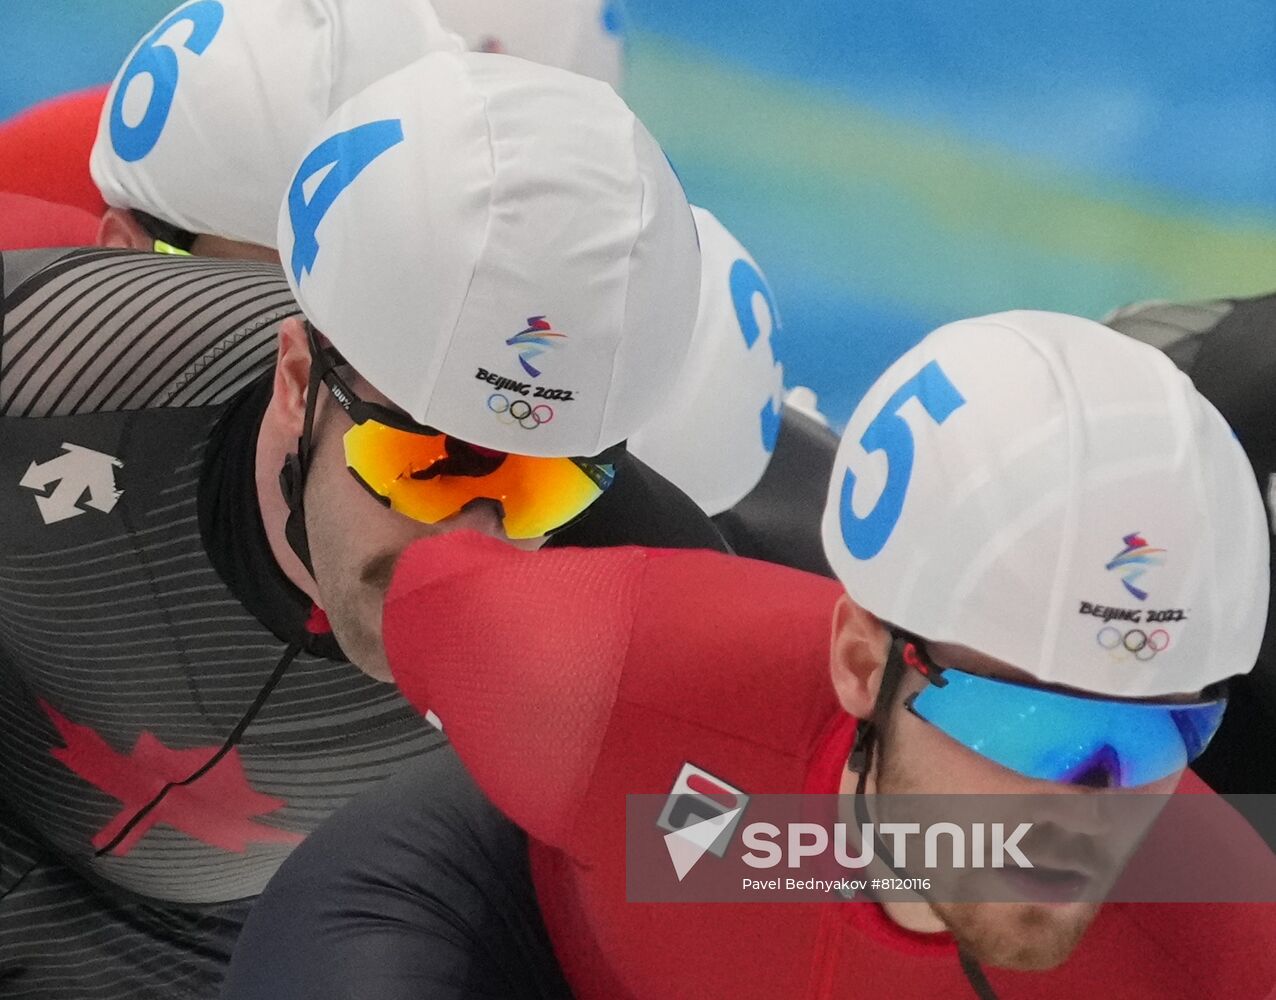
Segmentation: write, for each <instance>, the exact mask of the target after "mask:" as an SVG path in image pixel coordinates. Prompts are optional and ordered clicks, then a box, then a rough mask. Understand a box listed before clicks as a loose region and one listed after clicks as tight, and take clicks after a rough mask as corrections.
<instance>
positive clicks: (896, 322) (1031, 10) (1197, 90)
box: [0, 0, 1276, 425]
mask: <svg viewBox="0 0 1276 1000" xmlns="http://www.w3.org/2000/svg"><path fill="white" fill-rule="evenodd" d="M511 2H517V0H511ZM175 5H176V0H114V2H108V0H4V2H3V3H0V51H2V52H3V62H2V63H0V118H5V117H8V116H9V115H11V114H13V113H15V112H17V111H19V110H21V109H22V108H24V107H26V106H29V105H30V104H32V103H34V102H36V101H38V100H40V99H42V98H45V97H49V96H52V95H54V94H57V93H61V92H64V91H67V90H71V89H75V88H79V87H84V86H88V85H90V84H94V83H101V82H106V81H107V80H109V79H110V78H111V76H112V75H113V74H114V72H115V70H116V69H117V68H118V67H119V65H120V63H121V62H122V61H123V58H124V56H125V55H126V53H127V52H128V50H129V49H130V48H131V46H132V44H133V43H134V42H135V41H136V40H137V38H138V37H139V36H140V35H141V34H142V32H143V30H144V29H146V28H147V27H149V26H150V25H152V24H153V23H154V22H155V21H157V20H158V19H159V17H160V16H161V15H162V14H163V13H164V12H166V11H167V10H169V9H170V8H171V7H173V6H175ZM368 6H369V10H370V11H371V10H374V9H375V2H374V0H369V4H368ZM627 12H628V13H627V30H628V36H629V52H630V63H629V75H628V82H627V89H626V96H627V97H628V98H629V100H630V102H631V104H633V105H634V107H635V108H636V109H637V110H638V112H639V114H640V115H642V117H643V118H644V119H645V120H646V121H647V123H648V125H649V126H650V128H651V130H652V131H653V132H654V133H655V135H656V136H657V137H658V138H659V139H660V140H661V141H662V142H663V143H664V144H665V146H666V149H667V150H668V152H669V154H670V156H671V158H672V159H673V161H674V163H675V164H676V166H677V167H678V170H679V173H680V174H681V176H682V178H683V181H684V183H685V184H686V186H687V189H688V191H689V193H690V195H691V197H692V200H693V201H696V202H698V203H700V204H702V205H704V206H706V207H708V208H710V209H712V210H713V211H714V212H715V213H716V214H717V215H718V216H719V218H721V219H722V220H723V221H724V222H726V223H727V225H728V226H729V227H730V228H731V229H732V230H733V231H735V232H736V234H737V235H738V236H739V237H740V238H741V239H742V240H743V241H744V243H745V244H746V245H747V246H748V247H749V248H750V249H751V250H752V252H753V254H754V256H755V257H756V258H757V259H758V261H759V263H761V265H762V267H763V269H764V270H765V271H766V272H767V275H768V277H769V278H770V280H771V283H772V285H773V287H774V289H775V291H776V294H777V297H778V300H779V303H780V309H781V312H782V316H783V321H784V329H783V332H782V335H781V337H780V339H779V341H778V343H777V351H778V353H779V354H780V356H781V358H782V360H783V361H784V362H785V365H786V369H787V371H788V380H789V382H790V383H794V384H796V383H802V384H806V385H810V386H811V387H813V388H814V389H815V390H816V391H817V392H818V393H819V395H820V400H821V406H822V408H823V409H824V410H825V411H826V412H827V413H828V414H829V415H830V416H831V417H832V418H833V420H834V422H835V423H836V424H839V425H840V424H841V423H842V422H844V421H845V419H846V417H847V416H848V415H849V413H850V410H851V408H852V407H853V405H854V403H855V401H856V400H857V399H858V398H859V396H860V394H861V393H862V392H863V390H864V389H865V388H866V386H867V385H868V383H869V382H870V381H871V380H872V379H873V377H874V376H875V375H876V374H877V373H878V372H879V371H880V370H881V369H882V367H883V366H884V365H885V364H886V363H888V362H889V361H890V360H891V359H893V358H894V357H895V356H896V355H898V354H899V353H900V352H901V351H902V350H904V349H905V348H907V347H908V346H909V345H910V344H911V343H913V342H914V341H915V340H916V339H917V338H918V337H920V336H921V335H922V334H923V333H925V332H926V331H927V330H928V329H930V328H932V327H934V326H936V325H938V324H940V323H943V322H946V321H948V320H952V319H957V318H960V317H962V316H968V315H973V314H977V313H982V312H990V311H994V310H999V309H1008V308H1018V307H1030V308H1046V309H1060V310H1065V311H1068V312H1075V313H1080V314H1082V315H1089V316H1100V315H1102V314H1103V313H1104V312H1106V311H1107V310H1108V309H1110V308H1112V307H1114V306H1116V305H1119V304H1122V303H1125V302H1128V301H1131V300H1134V299H1141V298H1180V297H1187V298H1190V297H1202V296H1215V295H1237V294H1250V293H1255V292H1258V291H1263V290H1269V289H1270V288H1272V287H1273V286H1276V18H1273V17H1272V16H1271V9H1270V6H1269V5H1268V4H1267V2H1266V0H1219V2H1217V3H1213V4H1202V3H1199V2H1197V0H1156V2H1154V0H1125V2H1124V3H1120V4H1118V3H1113V2H1092V3H1085V4H1080V3H1077V2H1076V0H1036V2H1034V3H1031V4H1006V3H1003V2H1000V0H962V2H954V3H936V2H935V0H892V2H891V3H889V4H872V5H868V4H863V3H859V2H855V0H789V2H786V3H776V2H775V0H767V2H763V0H731V2H730V3H726V2H722V0H627ZM990 363H995V362H994V361H991V360H990Z"/></svg>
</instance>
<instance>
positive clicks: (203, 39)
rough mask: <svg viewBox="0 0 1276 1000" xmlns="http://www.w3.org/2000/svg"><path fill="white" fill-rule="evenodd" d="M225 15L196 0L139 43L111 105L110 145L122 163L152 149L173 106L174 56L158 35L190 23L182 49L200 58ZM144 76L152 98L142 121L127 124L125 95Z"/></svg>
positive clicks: (210, 2)
mask: <svg viewBox="0 0 1276 1000" xmlns="http://www.w3.org/2000/svg"><path fill="white" fill-rule="evenodd" d="M225 13H226V12H225V10H224V9H223V8H222V5H221V4H220V3H218V0H196V2H195V3H193V4H190V5H188V6H186V7H183V8H182V9H181V10H176V11H174V12H173V14H172V15H171V16H170V17H167V18H165V19H164V21H163V22H162V23H161V24H160V26H159V27H158V28H156V29H155V30H154V31H152V32H151V34H150V36H149V37H148V38H147V39H146V41H144V42H142V45H141V47H140V48H139V49H138V50H137V52H136V53H135V54H134V56H133V58H132V59H131V60H129V64H128V65H127V66H126V67H124V72H123V73H122V74H121V75H120V82H119V85H118V86H117V87H116V88H115V101H114V102H113V103H112V104H111V145H112V147H114V149H115V154H116V155H117V156H118V157H119V158H120V159H121V160H125V161H126V162H128V163H134V162H136V161H137V160H140V159H141V158H142V157H144V156H145V155H146V154H147V153H149V152H150V151H151V150H152V149H154V148H155V144H156V143H157V142H159V137H160V133H161V132H163V131H164V125H165V123H166V122H167V121H168V113H169V111H171V110H172V107H173V94H174V93H176V91H177V73H178V63H177V53H176V52H174V51H173V49H172V46H169V45H163V44H157V42H158V40H159V38H160V36H161V35H163V34H164V33H165V32H166V31H168V29H169V28H171V27H173V25H175V24H180V23H181V22H183V21H189V22H190V23H191V25H193V27H192V29H191V34H190V37H189V38H188V39H186V41H185V42H184V43H182V47H183V48H185V49H186V50H187V51H189V52H193V53H195V55H197V56H198V55H203V54H204V50H205V49H206V48H208V43H209V42H211V41H212V40H213V39H214V38H215V37H216V36H217V32H218V31H219V30H220V29H221V26H222V18H223V17H224V16H225ZM144 73H145V74H146V75H147V76H149V77H150V78H151V99H150V102H149V103H148V104H147V105H146V113H145V114H144V115H142V120H141V121H140V122H138V123H137V124H136V125H129V124H128V123H127V122H125V121H124V96H125V94H127V93H128V89H129V87H130V86H131V85H132V83H133V81H134V80H135V79H136V78H137V77H139V76H141V75H142V74H144Z"/></svg>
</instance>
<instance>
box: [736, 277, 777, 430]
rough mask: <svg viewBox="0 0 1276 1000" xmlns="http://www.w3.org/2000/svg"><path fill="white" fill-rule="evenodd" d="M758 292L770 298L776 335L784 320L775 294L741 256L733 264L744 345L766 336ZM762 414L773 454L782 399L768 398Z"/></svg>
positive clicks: (737, 317)
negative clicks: (758, 308)
mask: <svg viewBox="0 0 1276 1000" xmlns="http://www.w3.org/2000/svg"><path fill="white" fill-rule="evenodd" d="M754 295H761V296H762V299H763V301H764V302H766V307H767V311H768V312H769V313H770V314H771V332H772V336H775V333H776V331H777V329H778V325H779V321H780V316H779V311H778V310H777V309H776V308H775V298H774V297H773V296H772V295H771V289H770V288H768V287H767V283H766V280H765V279H764V278H763V277H762V275H761V273H760V272H759V271H758V269H757V268H756V267H754V266H753V265H752V264H750V263H749V262H748V261H747V260H745V259H744V258H743V257H741V258H740V259H739V260H737V261H736V262H735V263H734V264H732V265H731V301H732V303H733V304H734V305H735V318H736V320H737V321H738V322H739V324H740V333H741V334H742V335H743V336H744V345H745V346H746V347H749V348H752V347H753V345H754V344H755V343H756V342H757V339H758V338H759V337H760V336H762V331H761V330H760V329H758V318H757V316H755V315H754V313H753V296H754ZM761 417H762V447H763V448H764V449H765V450H766V453H767V454H768V455H769V454H771V453H772V452H773V451H775V441H776V438H778V437H779V436H780V400H778V399H768V400H767V401H766V405H765V406H764V407H762V413H761Z"/></svg>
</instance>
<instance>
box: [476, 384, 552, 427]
mask: <svg viewBox="0 0 1276 1000" xmlns="http://www.w3.org/2000/svg"><path fill="white" fill-rule="evenodd" d="M487 408H488V409H489V410H491V411H492V412H493V413H495V414H496V416H497V418H498V419H499V420H500V421H501V423H503V424H518V425H519V426H520V427H522V428H524V429H525V430H529V431H534V430H536V428H537V427H539V426H540V425H541V424H547V423H549V422H550V421H551V420H553V419H554V408H553V407H552V406H546V405H545V404H544V403H539V404H537V405H536V406H533V405H532V404H531V403H529V402H528V401H527V400H525V399H516V400H514V401H513V402H510V400H509V397H508V396H506V395H505V394H504V393H500V392H494V393H492V395H490V396H488V397H487Z"/></svg>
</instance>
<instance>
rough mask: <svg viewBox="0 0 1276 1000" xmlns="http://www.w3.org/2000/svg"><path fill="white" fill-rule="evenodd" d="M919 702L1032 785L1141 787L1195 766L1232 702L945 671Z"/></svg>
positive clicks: (938, 722) (920, 709)
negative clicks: (1100, 778)
mask: <svg viewBox="0 0 1276 1000" xmlns="http://www.w3.org/2000/svg"><path fill="white" fill-rule="evenodd" d="M944 679H945V680H946V681H947V682H948V683H947V684H945V685H944V686H943V687H938V686H935V685H930V684H928V685H927V686H926V687H925V688H923V689H922V690H921V691H920V692H919V693H918V694H917V696H916V697H915V698H914V699H913V700H912V703H911V708H912V711H913V713H914V714H915V715H917V716H919V717H920V718H922V719H924V720H926V721H927V722H929V723H931V724H932V725H934V726H935V727H936V728H938V729H939V730H941V731H942V732H944V733H945V734H947V735H948V736H950V737H951V738H953V739H954V740H956V741H957V742H958V743H960V744H962V745H963V746H965V747H967V748H968V749H970V750H973V751H975V752H976V753H978V754H980V755H981V756H983V757H986V758H988V759H989V760H991V761H993V762H995V763H997V764H1000V765H1001V766H1003V767H1006V768H1009V769H1010V770H1012V771H1015V772H1017V773H1019V774H1022V775H1024V776H1025V777H1028V778H1035V779H1038V780H1041V781H1054V782H1065V783H1071V782H1087V781H1088V780H1089V779H1091V777H1092V776H1093V775H1094V774H1095V773H1096V772H1098V773H1102V775H1104V776H1105V778H1106V783H1110V784H1112V785H1116V786H1118V787H1122V788H1134V787H1137V786H1139V785H1146V784H1148V783H1149V782H1152V781H1157V780H1159V779H1161V778H1164V777H1167V776H1168V775H1171V774H1173V773H1175V772H1176V771H1180V770H1182V769H1183V768H1185V767H1187V765H1188V764H1190V763H1191V762H1192V761H1193V760H1195V759H1196V758H1197V757H1198V756H1200V754H1201V753H1202V752H1204V750H1205V747H1206V746H1207V745H1208V744H1209V741H1210V740H1211V739H1212V738H1213V736H1214V733H1215V732H1217V731H1218V727H1219V725H1220V723H1221V722H1222V721H1223V710H1224V709H1225V708H1226V707H1227V701H1226V699H1219V700H1217V701H1209V702H1202V703H1185V704H1171V703H1148V702H1121V701H1109V700H1106V699H1102V698H1087V697H1077V696H1073V695H1067V694H1063V693H1061V692H1058V691H1043V690H1039V689H1036V688H1031V687H1025V686H1022V685H1018V684H1009V683H1006V682H1003V681H996V680H992V679H991V678H987V677H978V676H976V675H974V674H967V673H965V672H963V671H960V670H953V669H948V670H945V671H944Z"/></svg>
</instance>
